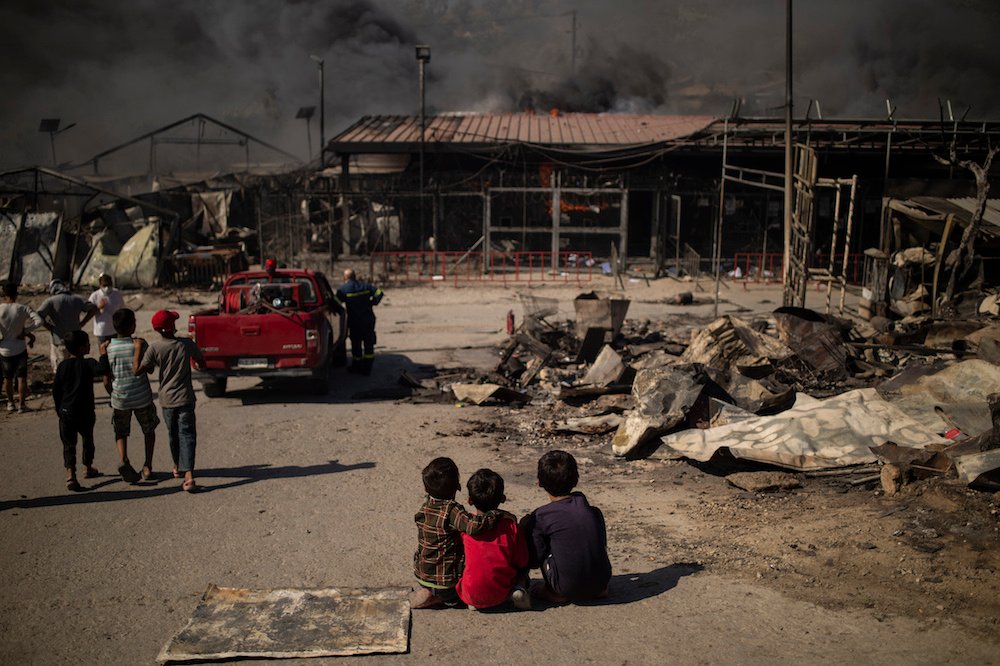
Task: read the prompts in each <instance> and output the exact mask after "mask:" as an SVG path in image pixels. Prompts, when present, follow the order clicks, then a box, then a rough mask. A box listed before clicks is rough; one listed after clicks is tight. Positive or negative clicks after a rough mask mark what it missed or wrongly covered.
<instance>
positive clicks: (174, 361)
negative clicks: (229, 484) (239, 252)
mask: <svg viewBox="0 0 1000 666" xmlns="http://www.w3.org/2000/svg"><path fill="white" fill-rule="evenodd" d="M179 317H180V315H178V314H177V313H176V312H170V311H169V310H158V311H157V312H156V314H154V315H153V329H154V330H156V332H157V333H159V334H160V339H159V340H153V341H152V342H150V343H148V345H146V348H145V351H144V352H143V353H142V357H141V360H139V357H138V356H137V357H136V364H135V366H134V368H133V370H134V372H135V374H136V375H141V374H145V373H151V372H153V368H154V367H157V366H159V368H160V391H159V394H160V395H159V397H160V408H161V409H162V410H163V420H164V422H165V423H166V425H167V440H168V442H169V443H170V456H171V457H172V458H173V460H174V472H173V473H174V478H180V477H181V476H182V475H183V477H184V484H183V486H182V487H183V488H184V490H186V491H187V492H194V491H195V490H197V489H198V486H197V484H195V482H194V455H195V448H196V446H197V439H198V433H197V429H196V427H195V418H194V403H195V396H194V383H193V382H192V380H191V360H192V359H194V362H195V364H196V366H197V367H199V368H201V367H202V366H203V365H204V363H205V358H204V357H203V356H202V354H201V350H200V349H198V345H196V344H195V343H194V341H193V340H191V339H189V338H178V337H176V333H177V326H176V322H177V319H178V318H179ZM143 342H145V341H143Z"/></svg>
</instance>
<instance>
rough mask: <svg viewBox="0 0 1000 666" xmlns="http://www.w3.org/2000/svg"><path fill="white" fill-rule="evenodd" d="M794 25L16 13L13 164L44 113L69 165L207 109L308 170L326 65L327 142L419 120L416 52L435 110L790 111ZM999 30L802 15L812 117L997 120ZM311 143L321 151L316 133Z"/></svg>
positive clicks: (542, 17) (811, 4) (315, 9)
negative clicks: (312, 111)
mask: <svg viewBox="0 0 1000 666" xmlns="http://www.w3.org/2000/svg"><path fill="white" fill-rule="evenodd" d="M572 11H576V12H577V15H576V18H577V23H576V25H577V35H576V45H577V51H576V54H575V68H574V66H573V64H574V63H573V61H574V58H573V54H572V52H571V45H572V39H573V35H572V15H571V13H570V12H572ZM784 12H785V3H784V2H781V1H780V0H773V1H772V2H766V3H764V2H746V1H745V0H672V1H668V0H621V1H620V2H607V1H606V0H574V1H570V0H228V1H226V2H203V1H197V0H173V1H171V2H164V1H163V0H79V1H74V2H70V1H69V0H48V1H46V2H39V1H37V0H32V1H31V2H26V1H24V0H8V1H7V2H4V3H0V44H2V45H3V48H2V49H0V86H2V88H0V89H2V90H4V92H5V98H4V104H3V105H2V106H0V168H9V167H13V166H19V165H24V164H33V163H48V162H50V161H51V156H50V150H49V142H48V137H47V136H46V135H44V134H42V133H39V132H38V122H39V120H40V119H41V118H61V119H62V120H63V124H64V125H65V124H67V123H70V122H75V123H77V125H76V127H74V128H73V129H71V130H69V131H67V132H66V133H64V134H62V135H60V136H59V137H58V138H57V142H58V150H59V161H76V162H79V161H83V160H85V159H87V158H89V157H90V156H92V155H94V154H95V153H97V152H99V151H101V150H104V149H106V148H108V147H110V146H113V145H116V144H118V143H121V142H123V141H125V140H127V139H129V138H132V137H134V136H137V135H139V134H142V133H144V132H148V131H150V130H153V129H155V128H157V127H158V126H162V125H165V124H167V123H170V122H172V121H175V120H177V119H180V118H182V117H185V116H188V115H191V114H193V113H196V112H203V113H207V114H209V115H211V116H214V117H217V118H219V119H220V120H222V121H224V122H227V123H230V124H233V125H235V126H237V127H239V128H241V129H244V130H246V131H248V132H251V133H253V134H256V135H258V136H259V137H260V138H262V139H264V140H266V141H269V142H271V143H274V144H277V145H279V146H281V147H282V148H285V149H287V150H289V151H290V152H293V153H295V154H297V155H302V156H305V154H306V145H305V143H306V132H305V126H304V124H303V121H301V120H296V119H295V112H296V110H297V109H298V108H299V107H302V106H319V103H318V102H319V100H318V80H317V78H318V77H317V69H316V64H315V62H313V61H312V60H311V59H310V56H311V55H315V56H317V57H320V58H323V59H324V61H325V74H326V91H327V92H326V132H327V138H329V137H330V136H332V135H333V134H335V133H336V132H337V131H339V130H342V129H344V128H346V127H347V126H348V125H349V124H350V123H352V122H354V121H355V120H357V119H358V118H359V117H361V116H362V115H365V114H410V113H415V112H417V110H418V109H419V98H418V93H417V64H416V61H415V58H414V52H413V47H414V45H415V44H418V43H426V44H430V45H431V47H432V59H431V62H430V63H429V65H428V85H427V107H428V110H429V111H431V112H444V111H480V112H507V111H518V110H521V109H522V108H523V107H524V106H525V105H526V104H530V105H531V106H533V107H534V108H536V109H538V110H540V111H548V110H549V109H550V108H552V107H558V108H560V109H562V110H564V111H598V112H612V113H613V112H646V113H687V114H689V113H698V114H709V115H711V114H725V113H727V112H728V111H729V109H730V106H731V104H732V101H733V99H734V98H740V99H742V100H743V101H744V106H743V109H744V112H745V113H754V112H760V113H768V112H769V113H775V112H776V110H779V109H780V106H781V104H782V103H783V99H784V30H785V23H784V18H785V16H784ZM997 34H1000V3H997V2H996V1H995V0H868V1H866V2H863V3H862V2H830V1H829V0H796V2H795V106H796V109H798V111H799V112H802V111H804V109H805V107H806V105H807V104H808V102H809V100H810V99H818V100H819V101H820V103H821V108H822V111H823V114H824V115H825V116H827V117H830V116H836V115H840V116H864V117H884V115H885V113H886V110H885V100H886V98H889V99H891V101H892V104H893V105H894V106H896V107H897V117H922V118H935V117H937V115H938V102H937V100H938V99H943V100H950V101H951V102H952V105H953V107H954V108H955V109H956V112H957V113H962V112H964V111H965V109H966V108H967V107H970V106H971V111H970V112H969V117H970V118H972V119H996V118H998V117H1000V86H997V85H996V83H995V81H996V72H997V71H1000V49H996V48H995V41H996V38H995V36H996V35H997ZM777 113H780V111H777ZM312 135H313V142H314V147H315V143H316V142H317V141H318V123H316V121H315V119H314V120H313V125H312ZM256 157H257V158H258V159H268V156H266V155H259V156H256ZM270 157H271V158H272V159H281V158H278V157H277V156H270Z"/></svg>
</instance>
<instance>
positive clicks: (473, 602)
mask: <svg viewBox="0 0 1000 666" xmlns="http://www.w3.org/2000/svg"><path fill="white" fill-rule="evenodd" d="M466 487H467V488H468V490H469V503H470V504H472V506H474V507H475V508H476V511H477V512H478V513H487V512H489V511H493V510H495V509H496V508H497V507H499V506H500V504H501V503H503V502H505V501H506V500H507V497H506V496H505V495H504V492H503V477H501V476H500V475H499V474H497V473H496V472H494V471H493V470H490V469H480V470H478V471H476V473H475V474H473V475H472V476H471V477H469V482H468V483H467V484H466ZM497 513H498V515H499V518H498V520H497V523H496V525H495V526H494V527H493V528H491V529H489V530H487V531H485V532H480V533H479V534H474V535H470V534H467V533H463V534H462V542H463V544H464V546H465V570H464V571H463V572H462V577H461V579H459V581H458V585H457V586H456V588H455V590H456V592H458V596H459V598H460V599H461V600H462V601H464V602H465V603H466V604H468V605H469V606H472V607H474V608H479V609H482V608H490V607H491V606H496V605H499V604H502V603H503V602H505V601H507V599H508V598H510V599H511V600H512V601H513V602H514V605H515V606H516V607H517V608H520V609H523V610H527V609H530V608H531V599H530V597H529V596H528V594H527V592H526V591H525V590H524V588H522V587H515V582H516V580H517V574H518V569H522V568H524V567H525V566H527V564H528V545H527V542H526V541H525V539H524V537H523V535H521V534H520V533H519V532H518V528H517V519H516V518H515V517H514V516H513V515H511V514H510V513H507V512H506V511H497Z"/></svg>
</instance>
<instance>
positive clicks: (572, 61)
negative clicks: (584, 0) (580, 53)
mask: <svg viewBox="0 0 1000 666" xmlns="http://www.w3.org/2000/svg"><path fill="white" fill-rule="evenodd" d="M570 14H571V15H572V16H573V31H572V32H573V43H572V47H571V48H572V50H571V51H570V52H569V61H570V73H571V74H572V75H573V76H576V10H575V9H574V10H573V11H571V12H570Z"/></svg>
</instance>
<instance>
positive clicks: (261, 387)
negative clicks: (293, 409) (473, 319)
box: [226, 354, 437, 406]
mask: <svg viewBox="0 0 1000 666" xmlns="http://www.w3.org/2000/svg"><path fill="white" fill-rule="evenodd" d="M403 372H406V373H407V374H409V375H410V376H411V377H413V378H415V379H418V380H419V379H427V378H430V377H433V376H434V375H435V374H436V372H437V369H436V368H435V366H433V365H427V364H421V363H414V362H413V361H411V360H410V359H409V357H407V356H404V355H402V354H380V355H378V356H377V357H376V358H375V364H374V367H373V368H372V372H371V374H370V375H358V374H353V373H350V372H348V371H347V368H334V370H333V372H332V373H331V375H330V391H329V392H328V393H326V394H324V395H316V394H313V393H310V391H309V380H296V379H268V380H261V381H260V382H259V383H258V384H256V385H254V386H251V387H247V388H239V389H231V390H230V391H228V392H227V393H226V398H236V399H238V400H239V401H240V402H241V403H243V405H244V406H250V405H272V404H281V403H297V404H338V403H346V402H370V401H379V400H401V399H403V398H407V397H409V396H411V395H412V394H413V389H412V388H411V387H409V386H405V385H403V384H402V383H400V381H399V378H400V375H401V374H402V373H403Z"/></svg>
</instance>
